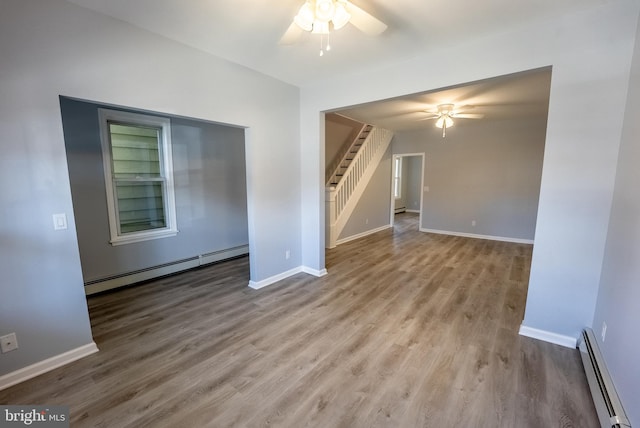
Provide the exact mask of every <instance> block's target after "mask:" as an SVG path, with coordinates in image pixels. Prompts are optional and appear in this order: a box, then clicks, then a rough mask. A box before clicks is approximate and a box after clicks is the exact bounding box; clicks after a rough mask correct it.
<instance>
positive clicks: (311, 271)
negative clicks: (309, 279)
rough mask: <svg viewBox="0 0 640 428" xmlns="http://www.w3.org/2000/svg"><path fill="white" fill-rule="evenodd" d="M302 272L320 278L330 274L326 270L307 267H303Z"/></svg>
mask: <svg viewBox="0 0 640 428" xmlns="http://www.w3.org/2000/svg"><path fill="white" fill-rule="evenodd" d="M302 272H304V273H308V274H309V275H313V276H317V277H318V278H320V277H322V276H325V275H326V274H327V273H328V272H327V270H326V269H321V270H318V269H313V268H310V267H307V266H302Z"/></svg>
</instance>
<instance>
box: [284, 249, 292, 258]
mask: <svg viewBox="0 0 640 428" xmlns="http://www.w3.org/2000/svg"><path fill="white" fill-rule="evenodd" d="M289 257H291V251H289V250H287V251H285V252H284V258H285V259H287V260H289Z"/></svg>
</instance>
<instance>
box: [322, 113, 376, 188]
mask: <svg viewBox="0 0 640 428" xmlns="http://www.w3.org/2000/svg"><path fill="white" fill-rule="evenodd" d="M372 129H373V126H372V125H367V124H365V125H363V126H362V129H360V132H359V133H358V136H357V137H356V138H355V139H354V140H353V142H352V143H351V145H350V146H349V147H348V148H347V151H346V152H345V153H344V154H343V155H342V159H341V160H340V162H339V163H338V165H337V167H336V168H335V170H334V171H333V174H332V175H331V177H330V178H329V181H328V182H327V187H329V186H336V185H337V184H338V182H339V181H340V179H341V178H342V177H343V176H344V173H345V172H346V171H347V169H349V165H351V162H352V161H353V159H354V158H355V157H356V155H357V154H358V150H360V147H362V145H363V144H364V142H365V140H366V139H367V137H368V136H369V133H370V132H371V130H372Z"/></svg>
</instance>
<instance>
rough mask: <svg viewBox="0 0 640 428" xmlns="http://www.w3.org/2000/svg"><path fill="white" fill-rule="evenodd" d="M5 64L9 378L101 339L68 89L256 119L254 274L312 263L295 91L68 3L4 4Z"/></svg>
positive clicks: (1, 249)
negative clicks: (305, 238)
mask: <svg viewBox="0 0 640 428" xmlns="http://www.w3.org/2000/svg"><path fill="white" fill-rule="evenodd" d="M0 61H1V64H2V65H1V67H0V135H1V136H2V137H1V138H2V148H3V154H2V156H0V213H1V216H2V219H3V221H2V225H1V226H0V239H1V240H0V271H1V272H2V283H1V285H0V334H6V333H9V332H16V333H17V334H18V342H19V344H20V349H19V350H18V351H14V352H12V353H9V354H3V355H0V375H2V374H5V373H9V372H12V371H15V370H17V369H19V368H22V367H25V366H28V365H30V364H33V363H36V362H39V361H41V360H43V359H46V358H48V357H51V356H54V355H58V354H61V353H63V352H65V351H68V350H70V349H73V348H76V347H80V346H82V345H84V344H87V343H90V342H91V340H92V339H91V332H90V326H89V320H88V316H87V305H86V300H85V297H84V290H83V284H82V274H81V269H80V260H79V256H78V246H77V238H76V233H75V229H74V227H75V225H74V218H73V211H72V204H71V193H70V187H69V179H68V175H67V164H66V159H65V147H64V140H63V133H62V122H61V117H60V106H59V101H58V97H59V95H65V96H69V97H75V98H80V99H88V100H94V101H97V102H102V103H110V104H115V105H122V106H131V107H134V108H139V109H146V110H151V111H157V112H164V113H170V114H174V115H178V116H186V117H193V118H197V119H204V120H210V121H215V122H221V123H229V124H235V125H240V126H246V127H247V131H246V134H245V135H246V141H247V143H246V153H247V187H248V191H247V194H248V217H249V244H250V252H251V279H252V280H254V281H260V280H263V279H265V278H269V277H271V276H273V275H276V274H279V273H282V272H284V271H287V270H289V269H293V268H296V267H298V266H300V264H301V250H300V248H301V235H300V227H301V201H300V195H301V187H300V185H299V184H298V180H292V179H291V177H297V176H298V175H299V174H300V171H299V166H298V165H297V163H296V162H290V159H292V158H294V159H295V158H298V157H299V155H300V154H299V153H300V148H299V147H300V145H299V128H298V126H297V124H298V119H299V115H298V114H299V91H298V89H297V88H295V87H293V86H290V85H287V84H285V83H282V82H279V81H277V80H275V79H272V78H269V77H266V76H264V75H261V74H258V73H256V72H253V71H251V70H248V69H246V68H243V67H240V66H237V65H234V64H231V63H229V62H226V61H223V60H220V59H217V58H215V57H212V56H211V55H208V54H205V53H203V52H201V51H198V50H195V49H191V48H187V47H185V46H184V45H181V44H179V43H175V42H172V41H170V40H168V39H164V38H162V37H159V36H157V35H153V34H151V33H148V32H145V31H143V30H139V29H137V28H135V27H132V26H130V25H128V24H124V23H122V22H120V21H117V20H114V19H111V18H107V17H104V16H102V15H99V14H96V13H94V12H91V11H88V10H86V9H83V8H80V7H78V6H75V5H72V4H70V3H67V2H65V1H62V0H47V1H38V0H5V1H3V2H2V13H0ZM322 165H323V168H324V163H323V164H322ZM316 171H318V169H317V168H316ZM322 171H323V172H322V175H324V169H323V170H322ZM318 172H319V171H318ZM319 178H320V175H318V177H316V180H317V181H320V180H319ZM283 183H287V185H286V186H283V185H282V184H283ZM62 212H64V213H66V214H67V216H68V219H69V226H70V227H69V229H68V230H66V231H56V232H54V231H53V224H52V218H51V215H52V214H54V213H62ZM287 249H289V250H290V251H291V258H290V259H289V260H285V257H284V255H285V250H287Z"/></svg>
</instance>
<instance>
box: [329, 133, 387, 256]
mask: <svg viewBox="0 0 640 428" xmlns="http://www.w3.org/2000/svg"><path fill="white" fill-rule="evenodd" d="M392 137H393V133H392V132H391V131H389V130H386V129H382V128H373V129H372V130H371V132H370V133H369V136H368V137H367V139H366V140H365V142H364V143H363V144H362V147H360V150H358V153H357V154H356V155H355V157H354V158H353V160H352V161H351V164H350V165H349V168H347V170H346V171H345V172H344V175H343V176H342V179H341V180H340V181H339V182H338V184H336V185H335V186H329V187H327V188H326V192H325V196H326V198H325V209H326V222H327V227H326V246H327V247H328V248H333V247H335V246H336V242H337V240H338V236H339V235H340V233H341V232H342V229H344V226H345V225H346V223H347V220H348V219H349V217H350V216H351V214H352V213H353V210H354V209H355V207H356V204H357V202H358V200H359V199H360V197H361V196H362V193H363V192H364V189H365V188H366V185H367V183H368V182H369V180H370V179H371V177H372V176H373V173H374V171H375V169H376V167H377V166H378V164H379V163H380V160H381V159H382V156H383V155H384V153H385V152H386V151H387V147H389V143H390V142H391V138H392Z"/></svg>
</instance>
